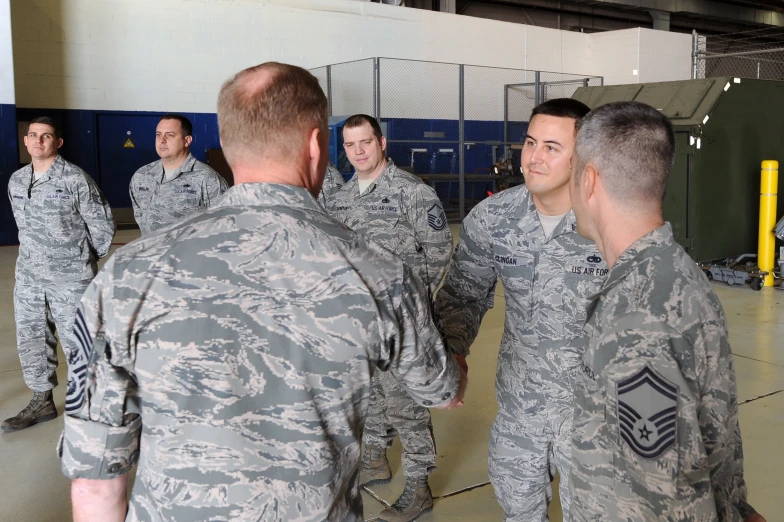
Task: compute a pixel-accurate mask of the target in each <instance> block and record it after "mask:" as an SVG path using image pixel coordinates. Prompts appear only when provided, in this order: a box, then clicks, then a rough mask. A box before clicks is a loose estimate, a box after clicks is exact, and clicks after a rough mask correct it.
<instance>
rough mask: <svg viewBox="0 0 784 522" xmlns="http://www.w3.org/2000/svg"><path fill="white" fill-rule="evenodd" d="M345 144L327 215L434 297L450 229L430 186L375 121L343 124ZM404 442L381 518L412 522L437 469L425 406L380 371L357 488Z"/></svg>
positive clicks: (428, 497) (427, 502) (381, 476)
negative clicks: (390, 500) (398, 476)
mask: <svg viewBox="0 0 784 522" xmlns="http://www.w3.org/2000/svg"><path fill="white" fill-rule="evenodd" d="M343 146H344V148H345V150H346V156H347V157H348V160H349V161H350V162H351V164H352V166H353V167H354V169H355V170H356V174H355V175H354V177H352V178H351V179H350V180H349V181H348V183H346V184H345V185H344V186H343V188H342V189H341V190H340V191H338V192H337V193H336V194H335V195H334V197H333V201H332V213H333V216H335V217H336V218H337V219H338V220H340V221H341V222H343V223H345V224H346V225H348V226H349V227H351V228H352V229H353V230H356V231H357V232H362V233H363V234H365V236H366V237H368V238H369V239H371V240H372V241H374V242H375V243H377V244H379V245H381V246H383V247H384V248H386V249H387V250H389V251H390V252H392V253H394V254H397V255H398V256H400V257H401V258H402V259H403V260H404V261H405V262H406V264H407V265H408V266H410V267H411V268H412V269H413V270H414V271H415V272H416V273H417V274H418V275H419V276H420V277H421V278H422V280H423V281H425V283H426V284H427V286H428V291H427V292H426V294H425V295H424V296H422V298H423V299H425V300H430V296H432V295H433V294H435V290H436V288H438V285H439V283H440V282H441V278H442V277H443V275H444V270H445V269H446V265H447V263H448V262H449V256H450V254H451V252H452V233H451V232H450V230H449V225H448V224H447V222H446V215H445V214H444V210H443V208H442V206H441V201H440V200H439V199H438V196H437V195H436V193H435V191H434V190H433V189H432V188H431V187H429V186H427V185H426V184H424V183H423V182H422V180H420V179H419V178H418V177H416V176H414V175H413V174H409V173H408V172H405V171H403V170H400V169H398V168H397V167H396V166H395V164H394V163H393V162H392V160H390V159H389V158H387V157H386V154H385V150H386V138H385V137H384V136H382V135H381V127H380V126H379V124H378V122H377V121H376V119H375V118H373V117H371V116H367V115H365V114H357V115H355V116H352V117H350V118H349V119H347V120H346V122H345V124H344V125H343ZM396 433H397V434H399V435H400V442H401V444H402V445H403V468H404V470H405V473H406V477H407V481H406V486H405V489H404V491H403V494H402V495H401V496H400V498H398V500H397V501H396V502H395V503H394V504H393V506H392V507H390V508H388V509H386V510H384V511H383V512H382V513H381V514H380V515H379V518H380V519H381V520H383V521H387V522H403V521H409V520H413V519H415V518H416V517H417V516H419V515H420V514H422V513H423V512H426V511H430V509H432V507H433V496H432V493H431V491H430V487H429V486H428V483H427V477H428V475H429V474H430V473H432V472H433V470H435V468H436V447H435V440H434V438H433V425H432V422H431V419H430V411H429V410H428V409H427V408H423V407H422V406H420V405H418V404H416V403H415V402H414V401H413V400H412V398H411V397H409V396H408V394H407V393H406V392H405V390H404V389H403V388H402V387H401V386H400V384H399V383H398V382H397V381H396V380H395V379H394V378H393V377H392V376H391V375H389V374H385V373H379V374H377V375H376V378H375V379H374V381H373V384H372V387H371V397H370V409H369V411H368V419H367V423H366V424H365V432H364V435H363V442H364V443H365V455H364V458H363V461H362V470H361V472H360V484H361V485H373V484H382V483H386V482H389V481H390V479H391V478H392V471H391V469H390V467H389V462H388V461H387V458H386V449H387V447H389V446H390V445H391V444H392V441H393V440H394V437H395V434H396Z"/></svg>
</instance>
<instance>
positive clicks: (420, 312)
mask: <svg viewBox="0 0 784 522" xmlns="http://www.w3.org/2000/svg"><path fill="white" fill-rule="evenodd" d="M385 254H386V253H385V252H383V251H382V249H381V248H378V247H377V246H375V245H371V244H369V243H368V242H367V241H366V240H365V239H364V238H363V237H362V236H361V235H360V234H357V233H355V232H353V231H350V230H348V229H347V228H346V227H345V226H343V225H341V224H339V223H337V222H336V221H335V220H333V219H332V218H330V217H329V216H328V215H327V214H326V212H325V211H324V210H323V209H322V208H321V207H319V206H318V204H317V203H316V201H315V200H314V199H313V197H312V196H311V195H310V194H309V193H308V192H307V191H306V190H305V189H302V188H298V187H293V186H288V185H273V184H258V183H257V184H241V185H238V186H235V187H232V188H231V189H229V191H228V192H227V193H226V194H225V195H224V196H223V198H221V199H220V200H218V202H217V203H216V204H215V205H214V206H213V207H212V208H211V209H209V210H207V211H205V212H204V213H200V214H198V215H196V216H192V217H191V218H189V219H186V220H183V221H182V222H180V223H178V224H176V225H174V226H171V227H167V228H165V229H163V230H161V231H159V232H157V233H155V234H153V235H151V236H148V237H144V238H141V239H140V240H138V241H135V242H133V243H131V244H129V245H127V246H125V247H123V248H121V249H119V250H118V251H117V253H116V254H115V255H114V256H113V257H112V258H111V259H110V260H109V261H108V262H107V263H106V266H105V267H104V268H103V269H102V271H101V272H100V273H99V274H98V276H97V277H96V279H95V281H94V282H93V284H92V285H91V286H90V287H89V288H88V289H87V292H86V293H85V296H84V298H83V299H82V304H81V307H80V310H79V315H78V319H77V321H76V322H77V331H79V333H80V339H81V340H82V341H83V345H82V350H81V351H80V354H81V357H82V359H81V361H82V364H83V365H86V366H87V370H86V374H87V377H86V381H81V380H77V382H76V384H75V385H74V386H72V387H69V404H71V405H72V407H71V408H70V409H69V410H68V411H67V416H66V420H65V430H64V435H63V438H62V441H61V446H60V452H61V456H62V469H63V472H64V473H65V475H66V476H68V477H70V478H72V479H73V478H78V477H82V478H88V479H109V478H113V477H117V476H119V475H122V474H124V473H127V472H128V471H129V470H130V469H131V467H132V466H133V465H134V463H135V462H136V461H137V459H138V470H137V474H136V480H135V483H134V487H133V491H132V493H131V500H130V508H129V513H128V517H127V519H126V520H129V521H135V520H141V521H169V520H177V521H196V520H198V521H202V520H223V521H278V520H281V521H283V520H297V521H303V522H306V521H322V520H330V521H333V520H334V521H342V520H349V521H353V520H362V499H361V497H360V494H359V487H358V485H357V474H358V469H359V460H360V444H359V440H360V436H361V432H362V425H363V422H364V415H365V411H366V409H367V401H368V395H369V387H370V380H371V376H372V374H373V372H374V371H375V369H376V368H377V367H378V368H380V369H381V370H387V371H388V373H390V374H391V375H393V376H395V377H396V378H398V379H400V381H401V383H403V385H404V386H405V387H406V389H407V390H408V391H409V393H410V394H411V396H412V397H414V398H415V399H416V400H417V401H420V402H422V403H423V404H428V405H432V406H439V405H442V404H444V403H446V402H448V401H451V399H452V398H453V396H454V394H455V393H456V392H457V387H458V383H459V369H458V366H457V364H456V362H455V361H454V357H452V356H451V355H448V354H447V352H446V350H445V348H444V345H443V344H442V342H441V339H440V337H439V333H438V331H437V329H436V327H435V325H434V323H433V321H432V318H431V316H430V313H429V307H428V303H427V302H426V301H425V300H424V299H422V297H421V296H422V295H423V293H424V292H423V290H422V289H421V288H420V286H421V282H420V281H419V280H418V278H416V277H414V276H413V274H412V272H411V270H410V269H409V268H408V267H406V266H404V264H403V263H402V262H401V261H400V260H399V259H396V258H393V257H389V256H388V255H385ZM385 373H387V372H385ZM70 375H71V376H75V375H76V373H75V372H74V373H72V374H70Z"/></svg>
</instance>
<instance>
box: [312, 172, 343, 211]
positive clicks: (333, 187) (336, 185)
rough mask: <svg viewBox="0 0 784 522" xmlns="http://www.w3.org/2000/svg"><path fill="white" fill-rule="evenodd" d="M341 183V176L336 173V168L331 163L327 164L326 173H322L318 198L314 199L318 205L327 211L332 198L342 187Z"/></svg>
mask: <svg viewBox="0 0 784 522" xmlns="http://www.w3.org/2000/svg"><path fill="white" fill-rule="evenodd" d="M343 183H344V181H343V175H342V174H341V173H340V171H338V168H337V167H336V166H335V165H333V164H332V163H328V164H327V171H326V172H325V173H324V184H323V185H322V186H321V192H319V195H318V198H316V199H317V200H318V202H319V204H320V205H321V206H322V207H324V208H326V209H329V208H330V206H331V205H330V202H331V201H332V197H333V196H334V195H335V193H336V192H337V191H338V190H340V189H341V188H342V187H343Z"/></svg>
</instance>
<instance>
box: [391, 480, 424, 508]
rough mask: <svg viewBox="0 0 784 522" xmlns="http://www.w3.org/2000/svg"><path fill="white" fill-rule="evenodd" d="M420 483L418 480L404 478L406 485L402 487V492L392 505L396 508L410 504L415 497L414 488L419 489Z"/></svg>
mask: <svg viewBox="0 0 784 522" xmlns="http://www.w3.org/2000/svg"><path fill="white" fill-rule="evenodd" d="M419 487H420V484H419V481H418V480H412V479H409V480H406V485H405V487H404V488H403V494H401V495H400V497H398V499H397V500H396V501H395V503H394V504H392V507H393V508H395V509H398V510H403V509H406V508H407V507H408V506H410V505H411V504H412V503H413V502H414V499H415V498H416V490H417V489H419Z"/></svg>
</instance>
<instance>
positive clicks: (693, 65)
mask: <svg viewBox="0 0 784 522" xmlns="http://www.w3.org/2000/svg"><path fill="white" fill-rule="evenodd" d="M698 38H699V37H698V36H697V31H696V30H694V29H693V30H692V32H691V79H692V80H696V79H697V56H698V54H697V53H698V51H699V43H698Z"/></svg>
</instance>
